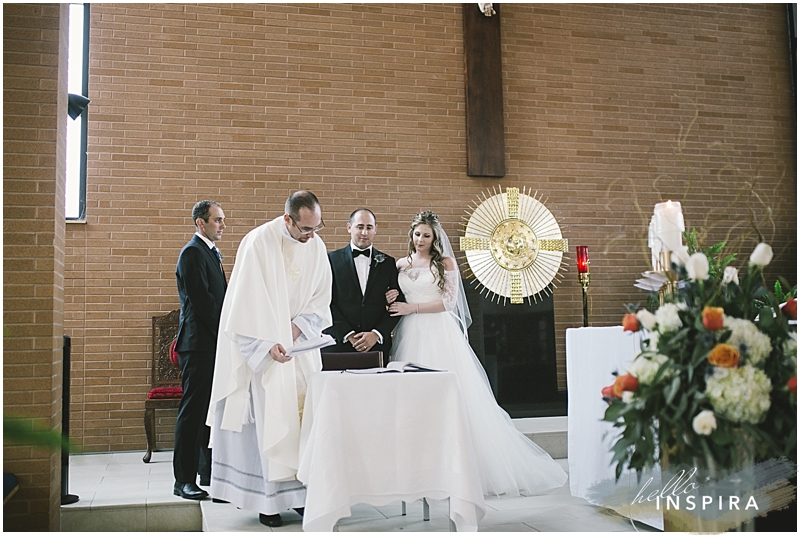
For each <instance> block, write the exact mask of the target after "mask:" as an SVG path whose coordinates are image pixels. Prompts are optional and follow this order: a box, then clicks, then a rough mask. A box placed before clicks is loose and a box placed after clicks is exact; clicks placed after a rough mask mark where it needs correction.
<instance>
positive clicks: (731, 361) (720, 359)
mask: <svg viewBox="0 0 800 535" xmlns="http://www.w3.org/2000/svg"><path fill="white" fill-rule="evenodd" d="M708 362H709V363H710V364H713V365H714V366H719V367H720V368H735V367H737V366H738V365H739V350H738V349H736V348H735V347H733V346H732V345H730V344H717V345H716V346H714V349H712V350H711V353H709V354H708Z"/></svg>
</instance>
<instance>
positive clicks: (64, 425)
mask: <svg viewBox="0 0 800 535" xmlns="http://www.w3.org/2000/svg"><path fill="white" fill-rule="evenodd" d="M71 347H72V342H71V341H70V338H69V336H67V335H66V334H65V335H64V346H63V351H64V359H63V371H62V373H61V375H62V377H63V378H64V382H63V385H62V386H61V437H62V438H63V439H64V444H67V443H68V442H69V368H70V361H69V353H70V349H71ZM79 499H80V498H79V497H78V496H76V495H75V494H70V493H69V450H67V448H66V447H63V446H62V448H61V505H67V504H70V503H75V502H77V501H78V500H79Z"/></svg>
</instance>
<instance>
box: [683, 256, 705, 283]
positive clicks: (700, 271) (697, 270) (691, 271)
mask: <svg viewBox="0 0 800 535" xmlns="http://www.w3.org/2000/svg"><path fill="white" fill-rule="evenodd" d="M686 273H687V275H689V278H690V279H692V280H696V281H704V280H707V279H708V258H706V255H704V254H703V253H694V254H693V255H692V256H690V257H689V260H688V261H687V262H686Z"/></svg>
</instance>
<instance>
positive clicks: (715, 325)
mask: <svg viewBox="0 0 800 535" xmlns="http://www.w3.org/2000/svg"><path fill="white" fill-rule="evenodd" d="M724 315H725V311H724V310H722V309H721V308H719V307H705V308H704V309H703V326H704V327H705V328H706V329H708V330H709V331H718V330H720V329H722V325H723V323H724V321H725V318H724Z"/></svg>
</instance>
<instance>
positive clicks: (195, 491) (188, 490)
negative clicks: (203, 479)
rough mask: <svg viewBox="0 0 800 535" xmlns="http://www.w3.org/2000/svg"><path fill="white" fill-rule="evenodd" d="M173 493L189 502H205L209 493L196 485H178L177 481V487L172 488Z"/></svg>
mask: <svg viewBox="0 0 800 535" xmlns="http://www.w3.org/2000/svg"><path fill="white" fill-rule="evenodd" d="M172 493H173V494H174V495H175V496H180V497H181V498H185V499H187V500H205V499H206V498H208V493H207V492H206V491H204V490H203V489H201V488H200V487H198V486H197V485H196V484H195V483H178V482H177V481H176V482H175V486H174V487H172Z"/></svg>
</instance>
